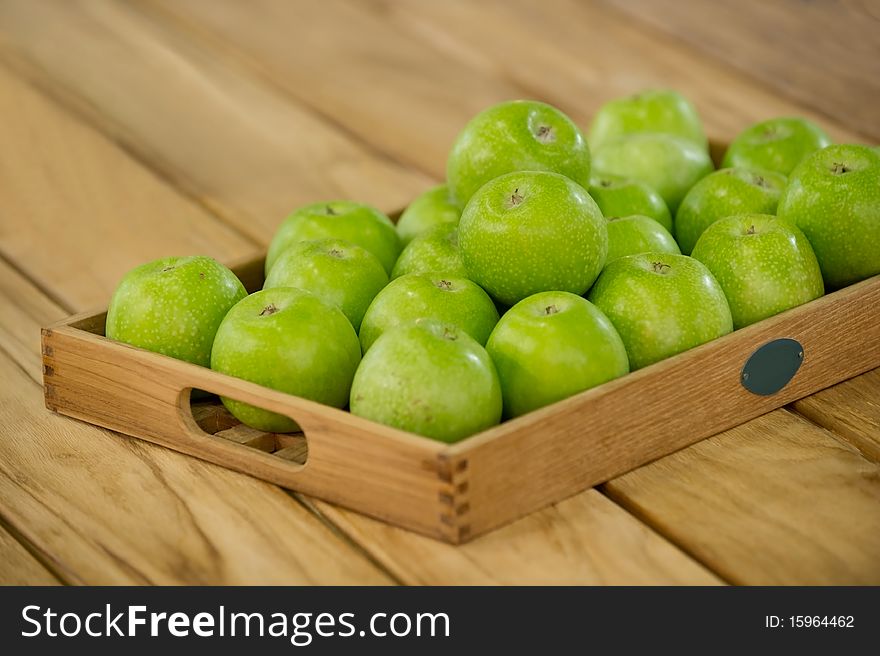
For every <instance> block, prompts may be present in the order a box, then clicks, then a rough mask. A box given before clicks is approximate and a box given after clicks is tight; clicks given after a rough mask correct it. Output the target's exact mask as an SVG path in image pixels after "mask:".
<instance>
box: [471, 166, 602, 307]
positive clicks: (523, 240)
mask: <svg viewBox="0 0 880 656" xmlns="http://www.w3.org/2000/svg"><path fill="white" fill-rule="evenodd" d="M514 192H516V193H517V195H518V196H521V197H522V201H521V202H519V203H517V204H516V205H511V204H510V203H509V202H508V201H509V199H510V197H511V195H512V194H513V193H514ZM458 243H459V249H460V251H461V256H462V261H463V262H464V266H465V269H466V271H467V272H468V277H469V278H470V279H471V280H473V281H475V282H476V283H477V284H479V285H480V286H481V287H483V289H485V290H486V291H487V292H489V294H490V295H491V296H492V297H493V298H495V299H496V300H498V301H500V302H501V303H503V304H505V305H513V304H514V303H516V302H517V301H520V300H522V299H524V298H526V297H527V296H531V295H532V294H536V293H538V292H543V291H567V292H571V293H573V294H583V293H584V292H585V291H587V289H589V287H590V285H591V284H592V283H593V281H594V280H595V279H596V276H597V275H599V271H601V269H602V266H603V265H604V264H605V258H606V256H607V253H608V230H607V227H606V221H605V219H604V217H603V216H602V212H601V211H599V208H598V207H597V205H596V203H595V201H593V199H592V198H590V196H589V194H588V193H587V192H586V190H585V189H584V188H583V187H581V186H580V185H578V184H577V183H575V182H573V181H572V180H570V179H568V178H566V177H565V176H562V175H559V174H557V173H547V172H540V171H521V172H516V173H508V174H507V175H503V176H501V177H500V178H496V179H495V180H492V181H491V182H489V183H487V184H486V185H485V186H483V187H482V188H481V189H480V190H479V191H478V192H477V193H476V194H475V195H474V197H473V198H472V199H471V201H470V202H469V203H468V204H467V207H465V210H464V213H463V214H462V217H461V222H460V223H459V226H458Z"/></svg>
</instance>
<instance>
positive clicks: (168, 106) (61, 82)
mask: <svg viewBox="0 0 880 656" xmlns="http://www.w3.org/2000/svg"><path fill="white" fill-rule="evenodd" d="M0 25H2V28H0V39H2V43H3V44H5V46H6V48H7V50H8V51H9V52H11V53H13V54H14V55H16V56H15V59H14V60H13V61H14V62H17V69H18V70H19V71H21V72H23V74H26V75H28V76H29V77H30V78H31V79H32V80H33V81H34V83H36V84H39V85H41V87H44V88H46V89H47V90H48V91H49V92H51V93H53V94H54V95H56V96H59V97H60V98H61V99H62V101H63V102H64V103H65V104H67V105H68V106H71V107H74V108H75V109H76V110H77V111H78V112H80V113H81V114H84V115H85V116H87V117H88V118H89V119H90V120H91V121H92V123H93V124H95V125H96V126H98V127H99V128H100V129H101V130H104V131H105V132H107V133H108V134H110V135H111V136H112V137H113V138H114V139H117V140H119V141H120V142H121V143H123V144H124V145H125V147H126V148H128V149H130V150H132V151H133V152H134V153H136V154H137V156H138V157H140V158H142V159H143V160H144V161H146V162H148V163H149V164H150V165H151V166H153V167H156V168H157V169H158V170H160V171H162V172H163V174H164V175H166V176H167V177H168V178H169V179H171V180H173V181H174V183H175V184H177V185H179V186H180V187H181V188H183V189H185V190H186V191H187V193H189V194H190V195H191V196H193V197H194V198H197V199H199V201H200V202H202V203H204V204H206V205H207V206H209V207H210V208H211V209H212V210H213V211H215V212H216V213H217V214H219V215H220V216H222V217H224V219H225V220H227V221H228V222H230V223H231V224H233V225H235V226H236V228H237V229H238V230H240V231H241V232H243V233H245V234H247V235H248V236H250V237H251V238H252V239H254V240H256V241H258V242H260V243H263V244H267V243H268V242H269V240H270V239H271V237H272V234H273V233H274V231H275V229H276V227H277V226H278V224H279V223H280V222H281V220H282V219H283V218H284V216H286V214H287V213H289V212H290V211H291V210H292V209H293V208H295V207H296V206H298V205H301V204H303V203H306V202H313V201H317V200H324V199H328V198H329V199H332V198H340V197H342V198H352V199H357V200H360V201H363V202H367V203H372V204H375V205H378V206H380V207H381V208H382V209H384V210H386V211H388V210H393V209H397V208H399V207H401V206H402V205H405V204H406V203H407V202H408V201H409V200H410V199H411V198H412V197H414V196H415V194H416V193H417V192H419V191H421V190H423V189H425V188H427V187H428V186H430V184H431V182H432V181H431V180H430V179H429V178H427V177H426V176H424V175H422V174H420V173H418V172H414V171H411V170H410V169H409V168H408V167H403V166H401V165H399V164H398V163H396V162H394V161H392V160H391V159H389V158H388V157H387V156H385V155H383V154H382V153H380V152H377V151H375V150H373V149H371V148H370V147H369V146H366V145H364V144H362V143H360V142H359V141H358V140H356V139H353V138H351V137H350V136H349V135H347V134H346V133H345V132H344V131H342V130H339V129H337V127H336V126H334V125H332V124H331V123H328V122H327V121H326V120H325V119H323V118H322V117H321V116H319V115H316V114H315V113H314V112H312V111H310V110H308V109H304V108H301V107H298V106H297V105H296V104H294V103H293V102H292V101H291V99H290V98H289V97H287V96H284V95H282V94H280V93H279V92H277V91H275V90H273V89H272V88H270V87H269V86H268V85H267V84H266V83H264V82H262V81H260V80H256V79H254V78H253V77H252V76H251V75H247V74H242V73H240V72H239V71H238V70H237V69H236V67H234V66H233V67H230V66H224V65H222V63H221V62H219V61H218V60H217V57H216V56H215V54H214V53H212V52H210V51H206V50H204V49H203V48H200V47H198V46H196V45H194V44H193V43H192V41H191V40H190V39H188V38H185V37H183V36H181V35H180V34H178V33H175V32H174V31H172V30H170V29H166V27H165V26H164V25H162V24H159V23H157V22H155V21H151V20H148V19H147V18H145V17H143V16H142V15H140V13H139V12H138V11H136V9H135V7H134V5H133V4H131V3H116V2H101V1H98V2H90V1H85V2H78V3H69V2H66V1H64V0H48V1H47V2H40V3H30V2H22V1H20V0H12V1H10V2H4V3H0ZM312 61H317V60H316V59H313V60H312ZM322 76H323V77H324V79H327V77H326V74H322ZM120 89H126V90H127V92H120Z"/></svg>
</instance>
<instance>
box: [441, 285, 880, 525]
mask: <svg viewBox="0 0 880 656" xmlns="http://www.w3.org/2000/svg"><path fill="white" fill-rule="evenodd" d="M877 306H880V276H877V277H875V278H872V279H869V280H865V281H862V282H860V283H857V284H855V285H851V286H850V287H847V288H845V289H843V290H840V291H837V292H835V293H833V294H828V295H826V296H824V297H822V298H820V299H816V300H815V301H813V302H811V303H808V304H805V305H802V306H800V307H797V308H793V309H792V310H789V311H787V312H784V313H782V314H779V315H776V316H775V317H771V318H769V319H766V320H764V321H761V322H759V323H756V324H753V325H751V326H748V327H746V328H743V329H740V330H737V331H735V332H734V333H731V334H729V335H726V336H724V337H721V338H719V339H717V340H713V341H712V342H710V343H707V344H703V345H702V346H700V347H697V348H694V349H691V350H689V351H687V352H685V353H681V354H679V355H678V356H676V357H673V358H668V359H666V360H664V361H662V362H658V363H656V364H654V365H652V366H650V367H645V368H643V369H640V370H638V371H635V372H632V373H630V374H628V375H626V376H623V377H621V378H618V379H616V380H613V381H610V382H608V383H605V384H604V385H601V386H599V387H597V388H594V389H591V390H587V391H585V392H583V393H581V394H578V395H575V396H573V397H570V398H568V399H565V400H563V401H560V402H558V403H556V404H554V405H553V406H550V407H547V408H542V409H541V410H538V411H536V412H533V413H530V414H527V415H524V416H522V417H518V418H517V419H514V420H511V421H508V422H505V423H503V424H501V425H499V426H496V427H494V428H491V429H489V430H488V431H486V432H484V433H481V434H480V435H476V436H474V437H472V438H471V439H468V440H463V441H461V442H458V443H456V444H454V445H452V446H451V447H450V449H449V451H448V457H449V459H450V461H452V462H453V463H454V464H455V465H456V466H458V467H461V468H463V469H464V470H465V471H466V474H465V475H463V476H462V479H463V480H466V481H467V483H468V489H467V492H466V493H465V494H462V495H461V497H462V498H461V499H456V505H457V506H458V505H461V504H462V503H466V505H467V512H459V513H457V515H456V523H457V525H458V526H459V528H460V529H461V531H463V532H465V531H466V532H468V533H470V534H471V535H479V534H481V533H483V532H485V531H487V530H490V529H491V528H494V527H495V526H498V525H500V524H502V523H504V522H505V521H509V520H511V519H514V518H516V517H519V516H521V515H522V514H524V513H525V512H529V511H531V510H534V509H537V508H541V507H542V506H543V505H545V504H547V503H551V502H553V501H555V500H557V499H560V498H565V497H566V496H568V495H570V494H572V493H573V492H576V491H579V490H582V489H584V488H586V487H589V486H593V485H597V484H599V483H601V482H603V481H607V480H609V479H610V478H613V477H616V476H620V475H621V474H624V473H626V472H628V471H631V470H632V469H634V468H635V467H639V466H641V465H643V464H645V463H648V462H651V461H652V460H655V459H657V458H660V457H663V456H666V455H668V454H670V453H672V452H674V451H676V450H678V449H681V448H683V447H685V446H687V445H689V444H693V443H695V442H698V441H699V440H701V439H704V438H706V437H709V436H711V435H713V434H716V433H718V432H719V431H722V430H726V429H728V428H731V427H733V426H737V425H739V424H742V423H743V422H745V421H747V420H749V419H752V418H754V417H757V416H759V415H761V414H764V413H766V412H769V411H770V410H774V409H776V408H779V407H781V406H783V405H785V404H787V403H790V402H792V401H794V400H796V399H799V398H802V397H803V396H805V395H807V394H810V393H812V392H815V391H816V390H821V389H824V388H826V387H828V386H830V385H833V384H835V383H837V382H839V381H841V380H845V379H847V378H849V377H852V376H855V375H858V374H861V373H863V372H865V371H868V370H870V369H871V368H874V367H877V366H878V365H880V324H878V323H877V321H876V316H875V315H874V313H872V312H871V311H870V310H869V309H868V308H872V307H877ZM842 322H845V323H846V325H847V328H848V329H847V330H846V331H840V329H839V327H840V325H841V323H842ZM781 337H786V338H789V339H794V340H797V342H798V343H799V344H800V345H801V348H802V351H801V354H802V356H801V358H800V359H799V360H798V362H799V363H800V367H799V369H798V370H797V373H796V375H795V376H794V377H793V378H792V379H791V381H790V382H789V383H788V384H787V385H786V386H785V387H784V388H783V389H782V390H780V391H779V392H777V393H776V394H772V395H767V396H761V395H757V394H753V393H752V392H750V391H748V390H747V389H746V388H745V387H744V386H743V385H742V382H741V379H740V375H741V371H742V369H743V365H744V364H745V363H746V362H747V361H748V360H749V358H750V357H751V356H752V354H753V353H754V352H755V351H756V350H757V349H758V348H759V347H761V346H762V345H764V344H766V343H768V342H770V341H772V340H774V339H778V338H781ZM793 355H794V354H793ZM794 357H797V356H794Z"/></svg>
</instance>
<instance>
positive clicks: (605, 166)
mask: <svg viewBox="0 0 880 656" xmlns="http://www.w3.org/2000/svg"><path fill="white" fill-rule="evenodd" d="M593 169H594V174H595V175H598V176H603V175H618V176H623V177H626V178H632V179H634V180H638V181H639V182H642V183H644V184H646V185H648V186H649V187H651V188H652V189H654V190H655V191H656V192H657V193H658V194H660V196H661V197H662V198H663V200H664V202H665V203H666V205H667V207H668V208H669V211H670V212H672V213H673V214H674V213H675V211H676V210H677V209H678V205H679V204H680V203H681V200H682V198H684V195H685V194H686V193H687V191H688V190H689V189H690V188H691V187H693V186H694V185H695V184H696V183H697V181H699V180H700V179H702V178H704V177H706V176H707V175H709V174H710V173H711V172H712V171H713V170H714V166H713V164H712V160H711V159H710V158H709V153H708V152H707V151H706V149H705V148H703V147H701V146H699V145H697V144H695V143H694V142H693V141H689V140H688V139H685V138H683V137H676V136H675V135H672V134H663V133H654V132H641V133H636V134H630V135H624V136H621V137H617V138H616V139H611V140H610V141H607V142H605V143H603V144H602V147H601V148H597V149H596V151H595V152H594V153H593Z"/></svg>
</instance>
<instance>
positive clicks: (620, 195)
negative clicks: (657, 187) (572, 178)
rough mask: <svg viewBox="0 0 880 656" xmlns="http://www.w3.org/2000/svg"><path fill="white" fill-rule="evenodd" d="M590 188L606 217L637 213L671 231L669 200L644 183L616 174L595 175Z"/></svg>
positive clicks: (591, 194)
mask: <svg viewBox="0 0 880 656" xmlns="http://www.w3.org/2000/svg"><path fill="white" fill-rule="evenodd" d="M589 191H590V196H592V198H593V200H595V201H596V205H598V206H599V209H600V210H602V214H603V215H604V216H605V217H606V218H610V217H613V216H633V215H636V214H638V215H641V216H647V217H650V218H652V219H654V220H655V221H656V222H657V223H659V224H660V225H662V226H663V227H664V228H666V230H668V231H669V232H672V214H670V212H669V208H668V207H666V201H664V200H663V197H662V196H660V194H658V193H657V192H656V191H654V190H653V189H651V187H649V186H648V185H646V184H644V183H642V182H638V181H637V180H631V179H629V178H621V177H619V176H614V175H605V176H596V177H594V178H593V180H592V181H591V182H590V189H589Z"/></svg>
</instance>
